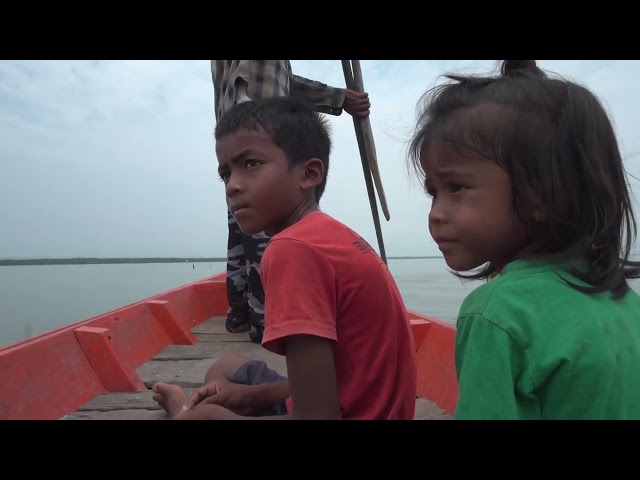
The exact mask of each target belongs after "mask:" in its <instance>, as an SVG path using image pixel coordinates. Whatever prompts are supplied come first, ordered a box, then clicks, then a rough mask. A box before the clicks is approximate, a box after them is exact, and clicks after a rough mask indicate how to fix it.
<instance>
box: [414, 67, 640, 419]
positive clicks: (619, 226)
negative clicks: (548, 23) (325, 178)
mask: <svg viewBox="0 0 640 480" xmlns="http://www.w3.org/2000/svg"><path fill="white" fill-rule="evenodd" d="M448 78H449V79H450V80H452V82H450V83H448V84H446V85H443V86H441V87H438V88H436V89H434V90H433V91H431V92H428V94H429V95H428V96H427V98H426V103H425V105H424V109H423V111H422V113H421V115H420V117H419V121H418V125H417V128H416V132H415V135H414V137H413V140H412V142H411V149H410V152H411V153H410V156H411V159H412V163H413V165H414V166H415V167H416V169H417V172H418V174H419V175H420V177H421V179H422V180H424V185H425V187H426V190H427V192H428V193H429V195H430V196H431V197H432V205H431V211H430V213H429V231H430V233H431V235H432V236H433V238H434V240H435V241H436V243H437V244H438V246H439V248H440V250H441V251H442V253H443V255H444V258H445V260H446V262H447V265H448V266H449V267H450V268H451V269H453V270H455V271H456V272H469V271H470V270H474V269H478V270H475V271H474V272H471V273H468V274H462V273H456V275H458V276H460V277H462V278H471V279H491V281H489V282H487V283H486V284H484V285H482V286H480V287H479V288H477V289H476V290H475V291H474V292H472V293H471V294H470V295H469V296H468V297H467V298H466V299H465V301H464V302H463V304H462V307H461V309H460V313H459V316H458V322H457V333H456V354H455V360H456V371H457V375H458V383H459V389H460V390H459V400H458V404H457V408H456V412H455V418H458V419H469V418H473V419H605V418H606V419H631V418H634V419H638V418H640V374H639V373H638V367H639V366H640V297H639V296H638V295H637V294H636V293H635V292H634V291H632V290H630V288H629V285H628V283H627V280H628V279H630V278H637V277H639V276H640V263H637V262H631V261H629V260H628V258H629V252H630V251H631V246H632V243H633V241H634V240H635V232H636V225H635V220H634V216H633V212H632V207H631V201H630V198H629V190H628V187H627V183H626V179H625V174H624V169H623V164H622V158H621V155H620V151H619V149H618V144H617V141H616V137H615V133H614V130H613V127H612V125H611V122H610V120H609V118H608V117H607V114H606V112H605V111H604V109H603V107H602V105H601V104H600V103H599V101H598V100H597V98H596V97H595V96H594V95H593V94H592V93H591V92H590V91H589V90H587V89H586V88H584V87H582V86H580V85H577V84H575V83H572V82H569V81H566V80H563V79H558V78H552V77H550V76H547V75H546V74H545V73H543V72H542V71H541V70H540V69H539V68H538V67H537V65H536V63H535V61H533V60H507V61H505V62H504V63H503V64H502V68H501V73H500V75H499V76H497V77H462V76H448Z"/></svg>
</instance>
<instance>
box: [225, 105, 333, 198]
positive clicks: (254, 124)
mask: <svg viewBox="0 0 640 480" xmlns="http://www.w3.org/2000/svg"><path fill="white" fill-rule="evenodd" d="M239 130H255V131H264V132H265V133H267V134H268V135H269V136H270V137H271V139H272V140H273V142H274V143H275V144H276V145H277V146H278V147H280V148H281V149H282V150H283V151H284V153H285V154H286V156H287V160H288V161H289V165H290V166H294V165H298V164H301V163H304V162H306V161H307V160H309V159H312V158H318V159H320V160H322V163H323V164H324V178H323V179H322V183H321V184H320V185H318V187H317V188H316V201H320V198H321V197H322V194H323V193H324V189H325V186H326V184H327V176H328V174H329V155H330V153H331V134H330V129H329V124H328V122H327V121H326V119H325V118H324V116H323V115H322V114H321V113H318V112H316V111H315V110H314V109H313V108H312V107H311V106H310V105H308V104H307V103H305V102H303V101H301V100H298V99H295V98H292V97H274V98H265V99H259V100H251V101H247V102H242V103H239V104H237V105H234V106H233V107H232V108H230V109H229V110H228V111H227V112H225V114H224V115H223V116H222V118H220V120H219V122H218V124H217V125H216V129H215V139H216V140H220V139H221V138H223V137H225V136H226V135H230V134H232V133H235V132H237V131H239Z"/></svg>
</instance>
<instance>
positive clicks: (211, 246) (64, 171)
mask: <svg viewBox="0 0 640 480" xmlns="http://www.w3.org/2000/svg"><path fill="white" fill-rule="evenodd" d="M361 63H362V68H363V77H364V84H365V89H366V90H367V91H368V92H369V95H370V98H371V103H372V109H371V117H370V118H371V123H372V127H373V134H374V140H375V144H376V149H377V152H378V162H379V165H380V170H381V173H382V182H383V185H384V189H385V193H386V197H387V201H388V205H389V210H390V213H391V220H390V221H389V222H387V221H386V220H385V219H384V217H383V215H382V212H381V211H380V218H381V221H382V228H383V235H384V241H385V247H386V251H387V255H388V256H402V255H439V251H438V249H437V248H436V247H435V245H434V243H433V241H432V240H431V238H430V236H429V232H428V228H427V214H428V199H427V198H426V197H425V195H424V194H423V193H422V190H421V188H420V186H419V185H418V184H417V183H416V181H415V180H413V179H412V178H411V177H410V176H409V174H408V171H407V168H406V153H407V140H408V139H409V135H410V134H411V130H412V128H413V126H414V122H415V119H416V103H417V101H418V100H419V98H420V96H421V95H422V94H423V93H424V92H425V91H426V90H427V89H428V88H429V87H431V86H433V85H434V83H435V82H436V81H437V80H438V76H439V75H442V74H444V73H447V72H450V71H455V72H484V71H490V70H492V69H493V68H494V66H495V64H496V63H495V61H494V60H487V61H463V60H455V61H454V60H451V61H439V60H438V61H435V60H434V61H432V60H428V61H427V60H420V61H404V60H403V61H388V60H376V61H372V60H363V61H362V62H361ZM539 65H540V66H541V67H542V68H544V69H549V70H552V71H555V72H558V73H560V74H562V75H563V76H565V77H570V78H572V79H574V80H577V81H579V82H581V83H582V84H584V85H586V86H587V87H589V88H591V89H592V90H594V91H595V92H596V93H597V94H598V95H599V96H600V97H601V98H602V99H603V100H604V101H605V104H606V106H607V108H608V109H609V111H610V112H611V113H612V115H613V116H614V118H615V122H616V128H617V132H618V135H619V138H620V141H621V146H622V149H623V154H624V156H625V158H626V160H625V161H626V168H627V171H628V172H629V173H631V174H633V175H635V176H636V177H640V161H639V160H640V156H639V155H638V153H640V136H639V135H638V132H639V131H640V129H639V127H640V93H638V85H639V84H640V62H639V61H544V60H542V61H539ZM292 66H293V69H294V72H295V73H296V74H298V75H302V76H305V77H307V78H311V79H314V80H319V81H322V82H324V83H328V84H330V85H333V86H337V87H342V86H344V77H343V76H342V68H341V64H340V61H339V60H324V61H317V60H313V61H310V60H292ZM329 119H330V122H331V126H332V129H333V141H334V150H333V156H332V158H331V168H330V175H329V180H328V184H327V189H326V193H325V195H324V197H323V200H322V203H321V207H322V209H323V210H324V211H326V212H327V213H329V214H330V215H333V216H334V217H336V218H337V219H338V220H340V221H342V222H345V223H346V224H348V225H349V226H351V227H352V228H353V229H355V230H357V231H358V232H360V234H361V235H363V236H364V237H365V239H366V240H368V241H369V243H371V245H372V246H374V247H375V248H377V241H376V236H375V230H374V226H373V221H372V219H371V213H370V207H369V203H368V199H367V194H366V188H365V183H364V178H363V174H362V166H361V163H360V156H359V152H358V147H357V143H356V138H355V134H354V127H353V122H352V119H351V117H350V116H349V115H348V114H346V113H343V115H342V116H340V117H334V116H329ZM214 127H215V119H214V114H213V86H212V82H211V73H210V63H209V60H198V61H194V60H185V61H173V60H172V61H169V60H166V61H54V60H47V61H0V225H2V229H1V230H0V232H1V233H0V258H25V257H26V258H29V257H72V256H73V257H75V256H84V257H87V256H95V257H164V256H216V257H223V256H225V252H226V242H227V220H226V206H225V199H224V189H223V184H222V183H221V182H220V181H219V179H218V177H217V173H216V169H217V166H216V165H217V161H216V157H215V151H214V141H213V129H214ZM630 180H631V182H632V185H634V189H635V188H638V187H640V182H638V181H636V180H634V179H633V178H630ZM637 193H638V192H637V190H634V195H635V196H636V197H637Z"/></svg>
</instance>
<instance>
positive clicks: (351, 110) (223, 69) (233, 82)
mask: <svg viewBox="0 0 640 480" xmlns="http://www.w3.org/2000/svg"><path fill="white" fill-rule="evenodd" d="M211 76H212V80H213V91H214V92H213V93H214V107H215V116H216V123H217V122H219V121H220V118H221V117H222V115H223V114H224V113H225V112H226V111H227V110H228V109H229V108H231V107H232V106H233V105H235V104H237V103H241V102H246V101H247V100H258V99H260V98H270V97H280V96H292V97H296V98H299V99H300V100H304V101H305V102H308V103H310V104H311V105H313V108H314V109H315V110H317V111H318V112H322V113H327V114H330V115H335V116H339V115H341V114H342V111H343V110H344V111H345V112H347V113H348V114H349V115H354V116H358V117H362V118H364V117H366V116H367V115H369V107H370V106H371V104H370V103H369V96H368V94H367V93H360V92H356V91H354V90H349V89H346V88H335V87H331V86H329V85H325V84H324V83H321V82H318V81H316V80H310V79H308V78H304V77H301V76H299V75H294V73H293V71H292V69H291V63H290V61H289V60H211ZM227 220H228V225H229V237H228V241H227V300H228V303H229V309H228V312H227V321H226V322H225V326H226V328H227V330H228V331H229V332H244V331H246V330H249V338H250V339H251V341H253V342H255V343H261V341H262V332H263V330H264V290H263V288H262V283H261V279H260V262H261V260H262V255H263V254H264V249H265V247H266V245H267V243H268V242H269V237H268V236H267V235H266V234H265V233H264V232H258V233H257V234H255V235H253V236H247V235H244V234H243V233H242V232H241V230H240V229H239V228H238V224H237V222H236V220H235V218H234V217H233V215H231V213H230V212H227Z"/></svg>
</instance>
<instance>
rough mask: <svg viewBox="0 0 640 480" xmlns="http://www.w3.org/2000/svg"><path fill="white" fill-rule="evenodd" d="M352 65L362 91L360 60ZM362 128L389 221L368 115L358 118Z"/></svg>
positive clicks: (356, 81) (382, 204) (359, 88)
mask: <svg viewBox="0 0 640 480" xmlns="http://www.w3.org/2000/svg"><path fill="white" fill-rule="evenodd" d="M351 63H352V65H353V79H354V81H355V87H356V88H355V89H356V90H357V91H358V92H364V91H365V90H364V82H363V81H362V69H361V68H360V60H351ZM358 121H359V122H360V126H361V128H362V134H363V136H364V145H365V149H366V152H367V159H368V160H369V168H370V169H371V175H372V176H373V181H374V183H375V185H376V190H377V191H378V198H379V199H380V206H381V207H382V213H384V217H385V218H386V219H387V221H389V219H390V218H391V215H390V214H389V207H388V206H387V198H386V196H385V194H384V188H383V187H382V179H381V178H380V169H379V168H378V157H377V155H376V145H375V143H374V142H373V132H372V130H371V122H370V121H369V117H367V118H360V119H358Z"/></svg>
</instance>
